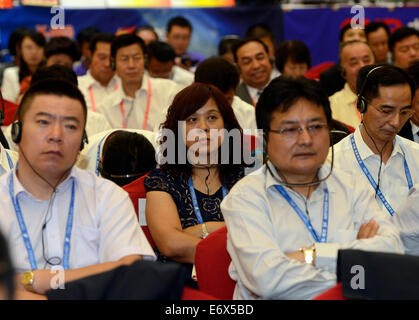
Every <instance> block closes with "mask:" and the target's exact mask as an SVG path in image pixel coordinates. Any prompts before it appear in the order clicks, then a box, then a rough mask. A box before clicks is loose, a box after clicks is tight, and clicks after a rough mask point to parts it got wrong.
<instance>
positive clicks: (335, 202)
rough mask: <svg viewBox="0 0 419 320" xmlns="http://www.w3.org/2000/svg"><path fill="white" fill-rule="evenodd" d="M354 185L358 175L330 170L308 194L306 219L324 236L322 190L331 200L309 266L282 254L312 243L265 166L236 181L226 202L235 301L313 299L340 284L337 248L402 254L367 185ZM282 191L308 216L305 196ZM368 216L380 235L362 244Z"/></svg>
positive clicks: (324, 171) (322, 172) (325, 170)
mask: <svg viewBox="0 0 419 320" xmlns="http://www.w3.org/2000/svg"><path fill="white" fill-rule="evenodd" d="M271 168H272V167H271ZM273 170H274V171H275V169H273ZM329 170H330V166H328V165H324V166H323V167H322V168H321V169H320V172H319V177H320V178H322V177H325V176H327V174H328V173H329ZM277 178H278V177H277ZM356 183H357V188H353V186H354V185H355V179H354V178H353V176H351V175H348V174H347V173H345V172H343V171H341V170H338V169H333V173H332V175H331V176H330V177H329V178H328V179H327V180H326V181H325V182H321V183H320V185H319V186H318V187H317V188H316V190H314V191H313V193H312V194H311V196H310V198H309V200H308V205H307V208H308V212H309V219H310V220H311V224H312V226H313V228H314V229H315V230H316V231H317V233H319V234H320V233H321V230H322V219H323V201H324V187H325V186H327V188H328V191H329V202H330V203H329V223H328V229H327V230H328V233H327V243H316V244H315V249H316V260H315V261H316V262H315V263H316V265H315V266H312V265H308V264H303V263H301V262H298V261H296V260H294V259H291V258H288V257H287V256H285V254H286V253H290V252H294V251H298V250H299V248H301V247H308V246H311V245H312V244H313V243H314V239H313V237H312V236H311V234H310V232H309V231H308V229H307V227H306V226H305V224H304V223H303V222H302V220H301V219H300V217H299V216H298V215H297V213H296V212H295V211H294V209H293V208H292V207H291V206H290V204H289V203H288V202H287V200H286V199H285V198H284V197H283V196H282V195H281V194H280V193H279V192H278V191H277V190H276V188H275V187H274V186H275V185H277V184H278V183H277V181H276V180H275V179H274V178H273V177H272V175H271V174H270V173H269V171H268V170H267V165H264V166H263V167H261V168H260V169H258V170H257V171H256V172H254V173H253V174H250V175H247V176H245V177H244V178H243V179H241V180H240V181H238V182H237V184H236V185H235V186H234V187H233V188H232V189H231V190H230V192H229V193H228V195H227V196H226V198H224V200H223V202H222V203H221V210H222V213H223V216H224V219H225V223H226V225H227V229H228V233H227V250H228V252H229V254H230V256H231V259H232V262H231V264H230V267H229V274H230V277H231V278H232V279H233V280H236V281H237V285H236V288H235V291H234V298H235V299H254V298H255V296H254V295H256V296H259V297H261V298H262V299H311V298H313V297H315V296H316V295H318V294H320V293H322V292H324V291H325V290H327V289H328V288H330V287H332V286H333V285H335V284H336V263H337V253H338V250H339V249H360V250H370V251H384V252H402V250H403V246H402V243H401V240H400V238H399V235H398V232H397V231H396V229H395V228H394V226H393V225H392V224H391V223H390V222H389V220H388V219H387V217H386V215H385V214H384V213H383V212H382V211H381V210H380V209H379V208H378V206H377V204H376V202H375V200H374V198H373V195H372V193H371V192H369V189H368V188H367V187H366V185H365V184H364V183H363V182H362V181H360V182H358V181H357V182H356ZM284 188H285V190H286V191H287V192H288V194H289V195H290V197H291V198H292V199H293V200H294V201H295V203H296V204H297V205H298V206H299V207H300V208H301V210H302V211H303V212H305V205H304V201H303V199H302V197H301V196H299V195H297V193H296V192H294V191H293V190H291V189H290V188H287V187H284ZM371 219H375V220H376V221H377V222H378V224H379V225H380V228H379V230H378V233H379V235H377V236H375V237H373V238H370V239H363V240H357V239H356V237H357V234H358V231H359V228H360V226H361V225H362V224H363V223H365V222H368V221H370V220H371ZM252 293H253V294H254V295H252Z"/></svg>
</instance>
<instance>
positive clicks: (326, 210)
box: [275, 185, 329, 243]
mask: <svg viewBox="0 0 419 320" xmlns="http://www.w3.org/2000/svg"><path fill="white" fill-rule="evenodd" d="M275 188H276V190H278V191H279V193H280V194H281V195H282V196H283V197H284V198H285V200H287V202H288V203H289V205H290V206H291V207H292V208H293V209H294V211H295V212H296V213H297V214H298V216H299V217H300V219H301V220H302V221H303V223H304V224H305V226H306V227H307V229H308V231H309V232H310V233H311V235H312V237H313V238H314V241H315V242H321V243H326V242H327V229H328V225H329V190H328V189H327V187H325V188H324V189H323V190H324V198H323V220H322V233H321V236H319V235H318V233H317V232H316V230H315V229H314V228H313V226H312V225H311V222H310V219H309V218H308V217H307V215H306V214H304V213H303V211H302V210H301V209H300V208H299V207H298V206H297V204H296V203H295V202H294V200H292V199H291V197H290V195H289V194H288V192H287V191H285V189H284V187H283V186H279V185H275Z"/></svg>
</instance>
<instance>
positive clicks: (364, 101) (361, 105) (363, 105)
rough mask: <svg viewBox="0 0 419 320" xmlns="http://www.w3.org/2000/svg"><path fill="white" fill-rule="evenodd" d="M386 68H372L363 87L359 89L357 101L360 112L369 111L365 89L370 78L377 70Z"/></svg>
mask: <svg viewBox="0 0 419 320" xmlns="http://www.w3.org/2000/svg"><path fill="white" fill-rule="evenodd" d="M381 68H384V66H378V67H374V68H372V69H371V70H370V71H369V72H368V73H367V75H366V77H365V79H364V81H363V82H362V85H361V87H360V89H359V93H358V99H357V101H356V108H357V109H358V111H359V112H360V113H365V112H366V111H367V107H368V101H367V99H365V97H364V96H363V94H364V89H365V86H366V85H367V82H368V78H369V76H370V75H371V73H373V72H374V71H375V70H377V69H381Z"/></svg>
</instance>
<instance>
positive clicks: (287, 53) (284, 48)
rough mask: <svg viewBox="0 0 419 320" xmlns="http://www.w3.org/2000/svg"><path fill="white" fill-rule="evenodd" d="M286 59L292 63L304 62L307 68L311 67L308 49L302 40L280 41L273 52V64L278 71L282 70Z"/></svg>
mask: <svg viewBox="0 0 419 320" xmlns="http://www.w3.org/2000/svg"><path fill="white" fill-rule="evenodd" d="M287 60H291V61H292V62H294V63H305V64H307V69H310V68H311V55H310V50H309V49H308V47H307V46H306V45H305V43H304V42H302V41H300V40H287V41H283V42H281V44H280V45H279V46H278V49H277V50H276V52H275V64H276V67H277V69H278V70H279V71H280V72H283V71H284V66H285V63H286V62H287Z"/></svg>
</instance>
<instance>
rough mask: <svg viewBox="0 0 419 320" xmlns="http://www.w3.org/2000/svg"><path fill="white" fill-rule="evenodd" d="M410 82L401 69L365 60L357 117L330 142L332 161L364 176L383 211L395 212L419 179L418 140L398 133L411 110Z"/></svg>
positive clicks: (358, 81) (359, 87)
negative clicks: (352, 129)
mask: <svg viewBox="0 0 419 320" xmlns="http://www.w3.org/2000/svg"><path fill="white" fill-rule="evenodd" d="M414 94H415V85H414V83H413V80H412V79H411V78H410V77H409V75H408V74H407V73H406V72H405V71H404V70H402V69H400V68H399V67H396V66H391V65H371V66H366V67H363V68H362V69H361V70H360V71H359V75H358V80H357V95H358V102H357V108H358V110H359V111H360V113H361V114H362V123H361V125H360V126H359V127H358V128H357V129H356V131H355V132H354V134H352V135H350V136H348V137H346V138H345V139H343V140H342V141H340V142H339V143H338V144H336V146H335V165H336V167H338V168H342V169H345V170H347V171H349V172H350V173H351V174H352V175H354V176H358V180H357V185H356V188H359V185H358V182H361V181H362V182H367V184H368V187H369V189H370V190H372V191H373V192H374V193H375V199H376V200H377V202H378V205H379V206H380V208H381V209H383V210H384V212H385V213H386V214H387V215H388V217H390V216H393V215H394V214H396V215H397V209H398V208H399V207H400V206H401V205H402V204H403V203H404V202H405V200H406V198H407V197H408V195H409V193H410V192H411V189H412V186H413V185H414V184H416V183H418V182H419V162H418V159H419V145H418V144H416V143H414V142H413V141H411V140H407V139H405V138H402V137H400V136H398V135H397V134H398V132H399V131H400V129H401V128H402V127H403V126H404V124H405V123H406V122H407V121H408V120H409V119H410V118H411V117H412V116H413V115H414V110H413V109H412V106H411V104H412V99H413V96H414Z"/></svg>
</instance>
